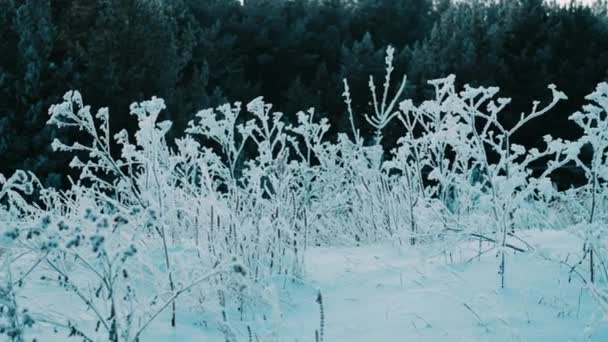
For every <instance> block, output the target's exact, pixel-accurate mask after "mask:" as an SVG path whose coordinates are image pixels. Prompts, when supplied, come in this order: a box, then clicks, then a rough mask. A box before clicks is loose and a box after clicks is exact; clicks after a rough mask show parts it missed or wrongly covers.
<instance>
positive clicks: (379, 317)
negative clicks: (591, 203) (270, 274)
mask: <svg viewBox="0 0 608 342" xmlns="http://www.w3.org/2000/svg"><path fill="white" fill-rule="evenodd" d="M522 236H523V237H524V238H525V239H526V241H527V242H528V243H530V244H532V245H533V246H534V247H535V250H534V252H531V253H517V254H510V255H509V256H508V258H507V267H509V269H508V277H507V286H506V288H505V289H502V290H501V289H500V285H499V277H498V275H497V274H496V270H497V264H498V258H496V253H486V254H484V255H483V256H482V257H481V258H480V260H478V259H477V258H474V256H475V248H476V246H477V245H476V243H471V242H469V243H462V245H461V246H459V248H457V249H456V250H457V251H458V252H457V253H453V254H452V256H451V257H450V255H445V254H443V253H439V254H438V253H430V252H429V251H431V250H436V249H432V248H426V247H427V246H424V247H422V248H412V247H409V246H408V247H404V248H398V247H396V246H395V245H393V244H378V245H370V246H362V247H323V248H321V247H317V248H311V249H310V250H309V252H308V255H307V257H306V274H305V276H304V277H303V278H302V279H301V280H300V281H297V282H291V281H289V282H281V281H277V283H276V292H277V294H278V295H279V297H280V303H281V304H280V306H281V307H280V311H281V313H282V314H281V315H282V317H280V322H278V323H279V325H278V326H277V327H276V333H277V335H276V336H275V337H274V338H276V340H278V341H313V340H314V331H315V329H318V327H319V306H318V304H317V303H316V302H315V298H316V295H317V291H319V290H320V291H321V293H322V295H323V302H324V310H325V312H324V314H325V332H324V335H325V340H326V341H352V342H356V341H362V342H363V341H583V340H589V341H606V340H608V327H607V326H606V325H605V324H604V325H602V324H599V323H598V322H596V321H595V320H594V315H596V314H597V313H598V312H596V310H597V305H596V304H594V303H592V298H590V297H589V295H588V294H587V292H586V291H585V290H584V289H583V286H584V285H583V284H582V282H581V281H580V280H579V279H576V278H575V277H573V278H572V281H571V282H569V281H568V268H567V267H566V266H563V265H560V263H559V261H560V260H564V259H565V258H566V257H567V256H568V255H574V254H576V253H578V251H577V249H580V241H579V240H577V239H576V238H575V237H574V236H573V235H572V234H571V233H569V232H567V231H549V230H545V231H531V232H526V233H524V234H522ZM485 247H487V246H485ZM472 257H473V259H472V260H470V261H469V259H471V258H472ZM45 291H48V288H47V289H46V290H45ZM579 297H580V303H579ZM64 298H65V297H64V294H62V293H61V291H57V292H54V293H49V292H47V293H44V294H42V295H40V296H38V298H35V299H36V300H37V301H40V300H44V301H47V302H48V303H49V304H51V306H54V307H55V311H64V312H65V310H66V309H67V308H70V310H71V304H72V302H70V301H69V300H65V299H64ZM32 299H33V298H32ZM168 317H169V316H168V312H167V315H165V316H161V317H160V318H159V319H158V320H156V321H155V323H153V325H152V326H151V327H150V328H149V329H148V330H147V332H146V333H145V334H144V335H143V336H142V340H143V341H170V340H171V341H184V342H186V341H193V342H194V341H201V340H204V341H225V338H224V336H223V334H222V333H221V332H220V331H219V330H218V326H217V324H215V323H213V322H214V318H213V317H212V315H211V314H209V315H205V314H201V313H200V312H180V314H179V315H178V322H179V324H178V326H177V328H175V329H173V328H170V327H169V324H168ZM596 318H600V317H599V316H596ZM45 328H46V329H45ZM37 330H38V332H39V333H40V332H41V330H42V331H44V330H47V331H44V333H43V334H42V335H38V336H39V337H40V340H41V341H63V340H64V338H65V336H64V335H63V334H53V333H51V332H50V331H48V327H45V326H44V325H38V329H37ZM263 330H264V329H263V328H258V327H256V326H252V331H253V333H254V334H260V341H267V340H271V339H270V337H269V336H265V337H263V336H261V333H262V332H263ZM274 338H273V339H272V340H274Z"/></svg>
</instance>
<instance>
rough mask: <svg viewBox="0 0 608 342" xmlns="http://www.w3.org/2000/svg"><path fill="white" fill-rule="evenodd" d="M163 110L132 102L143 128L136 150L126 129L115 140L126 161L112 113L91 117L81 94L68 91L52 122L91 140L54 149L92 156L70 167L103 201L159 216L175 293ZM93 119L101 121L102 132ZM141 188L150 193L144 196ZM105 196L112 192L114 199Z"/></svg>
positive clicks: (156, 104)
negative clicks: (163, 170) (163, 175)
mask: <svg viewBox="0 0 608 342" xmlns="http://www.w3.org/2000/svg"><path fill="white" fill-rule="evenodd" d="M74 105H76V107H74ZM164 108H165V104H164V101H163V100H161V99H157V98H152V100H150V101H144V102H142V103H141V104H137V103H134V104H132V105H131V114H133V115H135V116H137V118H138V121H139V127H140V130H139V131H138V133H137V134H136V138H137V143H138V145H139V147H140V148H141V150H140V151H138V150H136V146H134V145H131V144H130V143H129V140H128V135H127V132H126V131H124V130H123V131H121V132H119V133H118V134H116V136H115V140H116V142H117V143H118V144H121V145H123V151H122V156H123V158H124V159H118V160H116V159H114V157H113V156H112V154H111V150H110V147H111V139H110V123H109V122H110V120H109V112H108V109H107V108H101V109H99V111H98V112H97V114H96V115H95V117H93V116H92V115H91V113H90V106H85V105H84V103H83V101H82V96H81V95H80V93H79V92H77V91H70V92H68V93H66V95H65V96H64V102H63V103H60V104H57V105H53V106H51V108H50V109H49V114H50V119H49V121H48V124H51V125H55V126H57V127H59V128H62V127H77V128H79V129H80V130H81V131H84V132H85V133H86V134H87V135H88V136H89V137H90V138H92V141H93V142H92V143H91V144H90V145H84V144H81V143H79V142H76V143H74V144H72V145H66V144H63V143H61V142H60V141H59V140H57V139H55V140H54V141H53V144H52V146H53V149H54V150H59V151H67V152H86V153H88V155H89V157H90V159H89V160H88V161H87V162H86V163H83V162H81V161H80V160H79V159H78V158H77V157H74V159H73V161H72V162H71V163H70V166H72V167H76V168H80V169H81V170H82V173H81V176H80V180H81V181H85V180H86V181H91V182H92V183H93V184H94V187H93V189H92V191H98V194H99V195H100V198H104V199H105V200H106V201H107V202H109V203H112V202H114V200H113V199H111V198H112V196H115V197H117V198H126V199H127V200H126V201H125V202H126V203H121V204H123V205H125V204H126V205H129V204H131V203H129V202H132V201H134V202H135V204H137V205H139V207H140V210H141V209H148V210H152V213H155V212H158V213H159V214H160V217H159V218H158V219H159V222H160V223H159V224H158V225H156V226H155V230H156V232H157V233H158V235H159V237H160V238H161V240H162V245H163V251H164V260H165V266H166V267H167V275H168V279H169V287H170V290H171V291H174V290H175V285H174V280H173V270H172V268H171V263H170V260H169V252H168V246H167V232H166V229H165V225H164V222H165V221H164V219H163V217H162V215H163V212H164V210H165V208H164V205H163V196H165V195H164V194H163V190H164V189H163V187H162V185H161V184H160V180H159V179H160V176H159V172H160V170H159V165H160V163H161V161H160V160H159V159H160V158H163V157H165V156H166V154H167V152H166V147H165V146H163V143H164V135H165V133H166V132H167V131H168V130H169V128H170V127H171V123H170V122H167V121H165V122H161V123H157V122H156V121H157V118H158V115H159V113H160V111H161V110H163V109H164ZM95 119H97V120H98V121H99V122H100V124H99V129H98V128H97V127H98V125H97V124H96V122H95ZM163 162H166V161H163ZM137 167H139V168H143V170H141V169H140V170H141V171H140V173H138V171H136V170H135V168H137ZM123 170H127V171H123ZM141 174H143V175H144V177H145V182H144V183H143V184H142V183H140V184H139V187H138V186H137V185H136V183H137V176H138V175H141ZM142 189H143V190H144V191H145V192H146V194H143V193H142ZM106 192H109V193H110V196H108V195H107V193H106ZM171 326H173V327H174V326H175V304H173V311H172V316H171Z"/></svg>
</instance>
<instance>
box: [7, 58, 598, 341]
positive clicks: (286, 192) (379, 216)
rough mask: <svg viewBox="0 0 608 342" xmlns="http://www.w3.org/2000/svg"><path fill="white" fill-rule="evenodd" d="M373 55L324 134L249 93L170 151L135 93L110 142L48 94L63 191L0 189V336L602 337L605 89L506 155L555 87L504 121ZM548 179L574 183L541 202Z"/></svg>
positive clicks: (494, 98)
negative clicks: (362, 100) (366, 94)
mask: <svg viewBox="0 0 608 342" xmlns="http://www.w3.org/2000/svg"><path fill="white" fill-rule="evenodd" d="M393 54H394V49H392V48H390V47H389V48H388V49H387V54H386V59H385V62H386V77H385V79H384V82H383V86H382V90H381V91H379V89H377V88H380V87H379V86H377V85H376V84H377V82H376V81H374V79H373V78H370V90H371V93H372V100H371V106H372V111H370V113H372V114H359V113H356V112H355V111H354V110H353V108H352V106H351V104H352V100H351V94H350V91H349V87H348V81H347V80H344V93H343V97H344V103H345V107H346V113H345V115H347V116H348V118H349V122H350V131H348V132H346V133H341V134H339V135H338V138H337V139H334V140H332V139H328V138H326V137H325V135H326V133H328V131H329V129H330V126H329V123H328V120H327V119H325V118H323V117H321V116H320V115H318V114H317V115H316V114H315V111H314V109H309V110H307V111H306V112H303V111H302V112H298V113H297V115H296V117H297V122H289V121H287V120H286V119H285V118H284V116H283V114H282V113H278V112H273V111H272V105H270V104H268V103H266V102H264V99H263V98H261V97H260V98H256V99H254V100H253V101H251V102H250V103H248V104H246V105H242V104H241V103H234V104H226V105H223V106H220V107H218V108H210V109H205V110H201V111H200V112H198V113H197V114H196V116H195V117H194V118H193V120H192V121H191V122H190V123H189V125H188V128H187V129H186V131H185V132H183V135H182V136H181V138H177V139H175V140H174V141H173V142H172V143H168V142H167V139H168V138H167V133H168V132H169V130H170V129H171V122H170V121H160V120H159V115H160V113H161V112H162V110H164V109H165V103H164V101H163V100H162V99H158V98H152V99H151V100H149V101H144V102H141V103H134V104H132V105H131V108H130V110H131V113H132V115H133V117H134V118H133V119H134V120H137V124H138V130H137V132H136V133H135V134H129V133H128V132H127V131H126V130H120V131H118V133H116V134H111V129H110V124H109V122H110V120H109V115H110V113H109V112H108V110H107V109H106V108H100V109H99V110H97V112H96V113H92V112H91V110H92V109H91V108H90V107H89V106H87V105H85V102H84V100H83V99H82V97H81V95H80V93H78V92H77V91H70V92H68V93H66V95H65V96H64V98H63V102H61V103H59V104H57V105H54V106H52V107H51V108H50V110H49V120H48V124H49V125H51V126H54V127H56V128H57V129H61V130H67V129H70V128H76V129H77V130H78V131H79V133H78V134H74V136H70V137H71V138H72V140H70V139H68V140H65V141H63V140H61V139H56V140H54V141H53V142H52V147H53V149H54V150H56V151H59V152H67V153H71V154H72V155H74V159H73V160H72V162H71V163H70V166H71V167H73V168H75V169H76V170H79V171H80V176H79V177H78V178H77V179H70V180H71V181H72V186H71V187H70V188H69V189H67V190H63V191H59V190H56V189H51V188H44V187H43V186H42V184H41V183H40V182H39V181H38V179H37V178H36V176H35V175H34V174H32V173H28V172H25V171H18V172H16V173H15V174H13V175H11V176H6V177H5V176H2V175H0V233H1V235H0V267H1V270H2V272H0V339H4V340H8V341H18V342H22V341H30V340H32V339H36V340H37V341H65V340H76V341H112V342H119V341H120V342H122V341H128V342H136V341H229V342H234V341H248V342H252V341H256V342H257V341H272V342H274V341H287V342H293V341H315V342H323V341H328V342H333V341H349V342H350V341H607V340H608V325H607V323H606V322H607V320H606V315H607V314H608V268H607V267H606V261H607V259H606V256H607V255H608V240H607V239H606V237H607V236H608V231H607V227H608V84H607V83H600V84H598V85H597V87H596V89H595V91H594V92H592V93H591V94H589V95H588V96H587V97H586V100H588V102H589V103H588V104H587V105H585V106H584V107H583V108H582V109H581V111H578V112H575V113H573V114H572V115H571V116H570V120H571V121H572V122H573V124H574V125H577V126H578V127H579V128H580V132H581V135H580V137H579V138H577V139H576V140H573V141H565V140H563V139H561V138H559V137H552V136H549V135H547V136H544V137H543V141H544V144H543V146H542V147H535V148H526V147H524V146H521V145H518V144H516V143H514V142H513V141H511V138H512V137H514V136H516V135H517V132H518V130H519V129H521V127H523V126H525V125H526V124H527V123H529V122H530V121H532V120H541V119H543V117H544V115H545V114H547V113H550V112H551V110H552V108H553V107H554V106H555V105H556V104H557V103H558V102H560V101H563V100H564V99H566V98H567V96H566V94H564V93H562V92H561V91H559V90H558V89H557V88H556V86H554V85H549V86H548V94H550V100H547V101H544V102H543V103H541V102H538V101H535V102H533V103H532V104H531V108H530V111H529V112H528V113H523V114H521V116H520V117H519V120H518V121H515V122H514V123H512V124H511V125H509V126H505V123H504V122H503V121H502V120H501V118H502V116H503V114H504V113H505V111H504V110H505V108H508V105H509V102H510V100H509V99H506V98H501V97H498V92H499V89H498V88H483V87H480V88H472V87H469V86H464V87H462V89H460V88H457V86H456V85H455V84H456V83H455V76H448V77H446V78H443V79H438V80H433V81H430V82H429V84H430V86H431V87H433V88H434V89H435V96H434V97H433V98H431V99H429V100H427V101H424V102H422V103H419V104H414V103H413V101H411V100H402V101H401V95H402V92H403V90H404V88H405V82H406V79H405V77H402V78H401V81H400V82H398V83H396V84H397V87H393V88H396V89H393V88H391V84H392V83H394V80H393V81H391V75H392V71H393V66H392V61H393ZM393 78H394V76H393ZM389 90H390V91H389ZM389 94H394V96H390V95H389ZM355 118H358V119H359V121H357V120H355ZM363 120H365V122H367V124H368V125H369V126H370V127H371V128H372V131H373V134H372V136H370V137H364V136H363V134H362V133H361V130H360V129H359V128H358V127H357V122H363ZM292 121H293V120H292ZM391 121H394V122H399V123H400V124H401V125H402V126H401V129H402V130H403V135H402V138H401V139H399V142H398V144H397V145H398V146H397V148H395V149H394V150H392V151H384V150H383V145H382V141H383V137H384V134H385V128H386V127H387V125H388V123H389V122H391ZM74 139H76V141H73V140H74ZM244 151H249V152H250V153H249V154H247V153H245V152H244ZM251 151H254V153H252V152H251ZM539 165H540V167H539ZM562 167H571V168H572V167H575V168H578V170H579V172H580V174H581V175H582V176H584V177H585V178H586V180H587V182H586V183H585V184H581V185H580V186H578V187H573V188H570V189H567V190H564V189H559V188H558V187H557V185H556V184H554V183H553V180H552V178H551V177H552V174H553V172H555V171H556V170H558V169H560V168H562ZM533 170H536V171H533Z"/></svg>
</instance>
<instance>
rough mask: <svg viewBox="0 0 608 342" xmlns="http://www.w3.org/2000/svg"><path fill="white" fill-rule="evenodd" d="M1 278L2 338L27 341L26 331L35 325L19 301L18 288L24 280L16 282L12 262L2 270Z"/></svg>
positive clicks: (0, 332)
mask: <svg viewBox="0 0 608 342" xmlns="http://www.w3.org/2000/svg"><path fill="white" fill-rule="evenodd" d="M1 270H2V275H3V276H2V277H1V278H0V336H3V335H4V336H6V337H7V338H8V339H9V340H10V341H14V342H22V341H25V331H26V329H28V328H30V327H32V326H33V325H34V323H35V321H34V319H33V318H32V316H31V315H30V314H29V312H28V310H27V309H24V308H21V307H20V306H19V303H18V301H17V294H16V289H15V288H16V287H18V286H20V282H21V281H22V279H18V280H17V281H15V280H14V279H13V277H12V272H11V266H10V262H9V261H6V262H5V263H4V265H3V267H2V268H1Z"/></svg>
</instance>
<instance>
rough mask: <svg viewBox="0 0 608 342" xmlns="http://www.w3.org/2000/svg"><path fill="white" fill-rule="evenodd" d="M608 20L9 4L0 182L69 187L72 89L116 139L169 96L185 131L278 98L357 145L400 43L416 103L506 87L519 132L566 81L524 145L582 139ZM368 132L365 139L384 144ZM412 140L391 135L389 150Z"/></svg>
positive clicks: (467, 8) (376, 2) (250, 6)
mask: <svg viewBox="0 0 608 342" xmlns="http://www.w3.org/2000/svg"><path fill="white" fill-rule="evenodd" d="M606 8H607V3H606V1H598V2H597V3H596V4H595V5H594V6H592V7H591V8H588V7H582V6H580V5H575V4H573V5H570V6H567V7H559V6H557V5H555V4H554V3H551V2H549V3H545V2H543V1H541V0H497V1H493V2H488V1H482V0H468V1H460V2H457V3H452V2H451V1H450V0H358V1H354V0H290V1H287V0H285V1H278V0H246V1H245V2H244V5H241V4H240V3H239V2H238V1H236V0H234V1H230V0H204V1H201V0H175V1H169V0H154V1H152V0H69V1H68V0H40V1H39V0H0V51H2V53H0V96H1V98H2V100H0V154H1V155H2V160H1V162H0V173H5V174H10V173H12V172H13V171H14V170H15V169H20V168H25V169H31V170H33V171H35V172H36V173H37V174H38V175H39V176H40V178H41V179H42V180H43V182H45V183H46V184H47V185H58V186H59V185H61V184H62V181H63V182H65V180H63V177H62V176H60V175H61V174H65V173H66V172H67V171H68V170H64V169H62V167H61V166H60V165H65V164H67V163H66V162H65V160H63V159H64V158H66V157H65V156H64V155H62V154H51V153H52V152H51V151H50V148H49V147H48V146H49V143H50V141H51V140H52V138H54V137H55V135H56V134H57V133H55V132H54V131H53V130H51V129H50V128H48V127H46V126H45V122H46V120H47V109H48V107H49V105H50V104H52V103H55V102H57V101H58V97H59V96H60V95H61V94H63V93H65V91H67V90H70V89H78V90H80V91H81V93H82V94H83V96H84V97H85V98H87V99H88V100H89V102H90V103H91V104H92V105H93V106H94V107H98V106H101V105H104V106H108V107H109V108H110V111H111V112H112V113H113V115H111V117H112V120H113V121H112V127H113V132H116V131H117V130H118V129H119V128H123V127H127V128H130V129H132V128H133V127H128V123H129V122H131V120H128V108H129V104H130V103H131V102H134V101H140V100H143V99H146V98H149V97H151V96H153V95H156V96H159V97H163V98H164V99H165V100H166V102H167V111H166V112H165V113H164V114H163V115H165V116H167V117H166V118H167V119H171V120H173V121H174V124H175V125H177V126H178V127H184V126H185V125H186V123H187V122H188V121H189V120H190V119H191V118H192V115H193V114H194V113H195V112H196V111H197V110H198V109H201V108H204V107H208V106H216V105H218V104H221V103H223V102H225V101H242V102H248V101H249V100H251V99H252V98H254V97H256V96H259V95H263V96H264V97H265V98H266V100H267V101H268V102H272V103H274V105H275V108H276V109H277V110H281V111H285V112H286V118H287V120H295V113H296V112H297V111H298V110H306V109H307V108H309V107H315V108H316V112H317V113H322V114H324V115H326V116H328V118H329V120H330V123H331V124H332V127H333V128H332V129H333V130H332V132H331V133H332V134H335V133H336V132H337V131H345V130H348V126H349V124H348V121H347V116H346V115H345V114H344V113H345V108H344V104H343V102H342V99H341V98H340V94H341V93H342V90H343V89H342V79H343V78H345V77H347V78H348V79H349V84H350V87H351V91H352V94H353V101H354V102H353V108H354V110H355V112H356V113H357V114H359V115H361V114H363V113H367V112H369V110H370V107H368V103H369V101H370V97H369V91H368V89H367V83H368V78H367V75H370V74H372V75H375V77H376V83H377V84H381V83H382V82H383V80H382V79H381V77H382V75H383V70H382V67H383V52H384V50H385V48H386V46H387V45H388V44H391V45H393V46H395V48H396V50H397V51H396V55H395V58H396V60H395V66H396V70H395V73H394V75H395V79H397V78H399V77H400V75H401V74H403V73H405V74H407V75H408V84H407V87H406V95H408V96H412V97H413V98H414V99H418V100H421V99H423V98H425V96H427V95H428V94H429V92H432V89H431V88H430V87H429V86H428V85H427V83H426V82H427V80H429V79H433V78H437V77H443V76H445V75H447V74H451V73H453V74H456V75H457V76H458V80H459V82H462V83H472V84H476V85H497V86H500V87H501V88H502V90H503V92H502V93H503V94H505V95H506V96H510V97H512V98H513V102H512V106H511V107H510V113H512V118H515V117H517V116H519V113H520V112H522V111H528V110H529V108H530V106H531V103H530V102H531V100H532V99H533V98H534V97H535V96H537V95H538V94H543V93H547V92H546V91H545V89H546V85H547V84H549V83H555V84H556V85H557V86H558V88H559V89H560V90H562V91H564V92H565V93H566V94H568V96H569V98H570V99H569V100H568V101H565V102H564V103H561V104H560V105H559V107H558V108H557V110H556V111H555V112H554V113H553V114H552V117H551V118H550V121H551V122H550V123H549V124H548V123H547V122H542V121H539V122H535V123H534V124H532V125H530V127H529V129H528V130H526V131H523V132H521V134H520V135H519V136H517V137H514V139H515V140H516V141H518V142H520V143H523V144H526V145H534V144H536V143H538V142H539V141H540V139H541V138H540V137H542V135H543V134H547V133H551V134H553V135H554V136H561V137H565V138H569V137H572V136H573V134H575V133H576V132H575V131H573V127H572V125H571V123H570V122H569V121H568V120H567V117H568V115H569V114H571V113H572V112H574V111H575V110H576V109H577V108H579V107H580V105H581V104H582V102H583V97H584V95H585V94H587V93H589V92H590V91H591V90H592V89H593V88H594V86H595V84H596V83H598V82H599V81H602V80H605V79H606V77H607V76H608V73H607V70H608V50H606V48H605V47H606V46H608V19H607V10H606ZM547 94H548V93H547ZM355 120H357V124H358V125H359V127H360V128H361V131H362V132H363V133H364V135H365V134H366V133H368V132H370V131H371V130H370V128H369V127H368V125H367V124H366V123H365V121H364V120H363V119H362V117H361V116H360V117H357V118H355ZM509 122H510V119H509V118H507V119H506V122H505V124H507V125H509ZM400 129H401V128H400V126H399V125H398V124H395V125H393V126H390V127H389V129H388V130H387V132H386V139H385V140H384V144H386V145H387V146H385V147H390V146H391V145H392V144H394V139H395V138H394V137H397V136H400V135H401V133H400V131H399V130H400ZM75 134H78V133H75ZM71 138H72V139H75V138H77V137H76V136H73V137H71ZM387 150H388V149H387ZM251 153H253V151H252V152H251ZM64 184H65V183H64Z"/></svg>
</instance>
